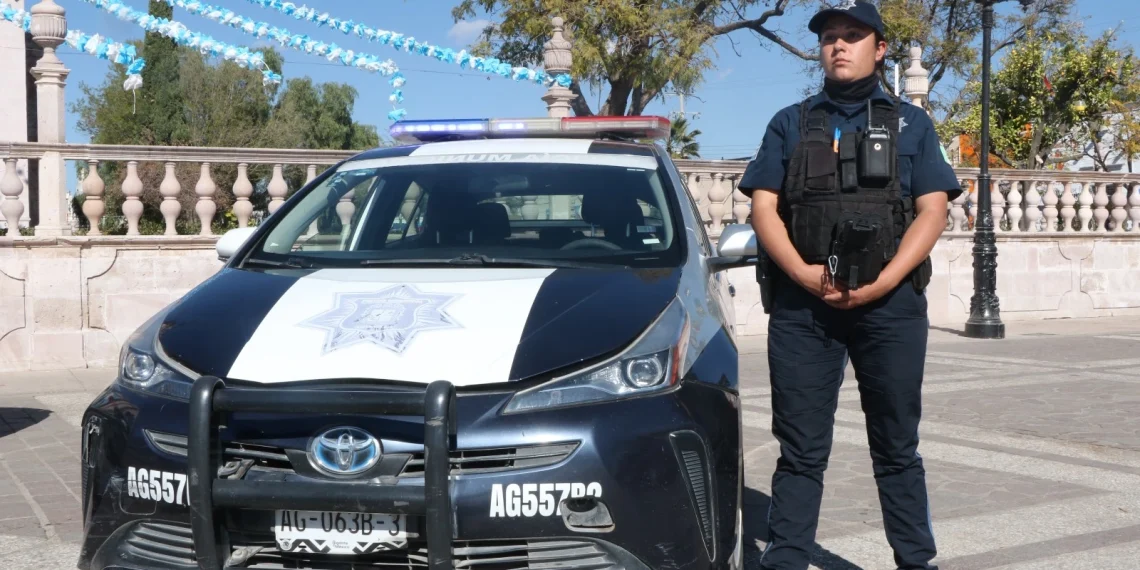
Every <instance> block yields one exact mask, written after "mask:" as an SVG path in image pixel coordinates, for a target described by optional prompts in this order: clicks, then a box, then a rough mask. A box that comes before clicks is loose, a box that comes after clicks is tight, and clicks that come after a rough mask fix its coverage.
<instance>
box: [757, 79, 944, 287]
mask: <svg viewBox="0 0 1140 570" xmlns="http://www.w3.org/2000/svg"><path fill="white" fill-rule="evenodd" d="M868 107H869V109H868V117H869V123H868V125H867V127H866V128H864V129H862V130H861V131H860V132H853V133H842V134H841V135H840V137H839V138H838V139H836V136H835V131H834V130H833V129H830V128H829V119H828V114H827V112H826V111H825V110H823V109H821V108H817V109H814V110H811V109H809V108H808V100H805V101H804V102H803V103H802V104H801V106H800V125H799V128H800V142H799V144H798V145H797V146H796V148H795V150H794V151H793V152H792V157H791V160H790V163H789V165H788V171H787V175H786V177H785V180H784V187H783V192H782V195H781V197H780V200H779V204H780V215H781V218H782V219H783V220H784V224H785V225H786V226H787V228H788V234H789V237H790V238H791V241H792V243H793V244H794V245H795V247H796V250H797V251H798V252H799V254H800V256H801V257H802V258H803V259H804V261H805V262H807V263H809V264H812V265H825V266H826V267H827V268H828V270H829V272H830V274H831V275H832V278H833V279H834V280H835V281H836V282H838V283H843V284H845V285H847V286H848V287H850V288H855V287H858V286H860V285H864V284H866V283H870V282H873V281H875V279H876V278H877V277H878V275H879V272H880V271H881V270H882V268H883V266H885V265H886V264H887V262H888V261H890V260H891V259H892V258H893V257H894V255H895V253H896V251H897V248H898V243H899V241H900V240H901V239H902V235H903V233H904V232H906V230H907V228H909V227H910V223H911V222H912V221H913V219H914V207H913V201H912V200H911V199H910V198H909V197H908V198H903V197H902V186H901V181H900V180H899V175H898V150H897V149H898V134H899V133H898V130H899V129H898V126H899V103H898V102H897V100H896V101H894V102H892V103H887V102H885V101H880V100H875V101H874V102H873V104H872V103H869V104H868ZM929 264H930V261H929V259H927V260H926V261H925V262H924V263H923V264H921V265H920V266H919V269H920V271H916V272H915V273H923V274H924V275H919V276H917V277H915V278H914V279H913V281H914V284H915V286H916V288H918V289H919V290H922V289H924V288H925V287H926V282H927V281H928V280H929V275H928V274H929ZM912 277H914V276H912Z"/></svg>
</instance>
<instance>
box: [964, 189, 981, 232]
mask: <svg viewBox="0 0 1140 570" xmlns="http://www.w3.org/2000/svg"><path fill="white" fill-rule="evenodd" d="M968 188H969V196H968V197H967V199H968V200H969V202H970V207H969V210H970V218H969V219H970V222H969V225H970V227H968V228H966V229H968V230H971V231H973V226H974V225H976V224H977V223H978V181H977V180H971V181H970V182H969V186H968Z"/></svg>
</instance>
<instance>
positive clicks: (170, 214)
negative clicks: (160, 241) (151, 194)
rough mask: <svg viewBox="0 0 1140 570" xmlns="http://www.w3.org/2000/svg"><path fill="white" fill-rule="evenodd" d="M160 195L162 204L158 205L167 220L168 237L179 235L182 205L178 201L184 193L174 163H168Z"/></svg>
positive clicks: (159, 188) (160, 187)
mask: <svg viewBox="0 0 1140 570" xmlns="http://www.w3.org/2000/svg"><path fill="white" fill-rule="evenodd" d="M158 193H159V194H162V203H161V204H159V205H158V209H159V210H160V211H161V212H162V217H163V218H165V219H166V232H165V234H166V235H168V236H173V235H178V228H177V227H176V226H175V222H177V221H178V214H180V213H181V212H182V204H181V203H179V201H178V195H179V194H181V193H182V184H180V183H179V182H178V177H177V176H176V175H175V174H174V163H173V162H168V163H166V174H165V176H163V178H162V184H159V185H158Z"/></svg>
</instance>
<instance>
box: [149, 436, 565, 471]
mask: <svg viewBox="0 0 1140 570" xmlns="http://www.w3.org/2000/svg"><path fill="white" fill-rule="evenodd" d="M146 436H147V438H149V439H150V441H151V443H153V444H154V446H155V447H157V448H159V449H161V450H162V451H164V452H166V453H169V454H172V455H178V456H181V457H186V436H184V435H174V434H169V433H162V432H157V431H150V430H146ZM577 448H578V444H577V443H575V442H569V443H552V444H540V445H526V446H512V447H486V448H478V449H457V450H453V451H451V452H450V457H451V474H452V475H469V474H474V473H494V472H499V471H511V470H514V469H527V468H532V467H545V466H547V465H554V464H555V463H558V462H560V461H562V460H563V459H566V458H567V457H569V456H570V454H571V453H573V452H574V450H575V449H577ZM403 455H406V456H408V461H407V462H406V463H405V464H404V466H403V468H402V469H401V470H400V473H399V476H400V477H423V476H424V453H423V452H422V451H417V452H414V453H410V454H403ZM234 459H252V460H253V461H254V468H255V469H257V468H261V469H283V470H288V471H294V469H293V466H292V464H291V463H290V461H289V456H288V455H287V454H286V453H285V450H284V449H281V448H279V447H272V446H268V445H258V444H250V443H239V442H231V443H227V444H226V450H225V460H234Z"/></svg>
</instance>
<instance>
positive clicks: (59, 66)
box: [30, 0, 71, 236]
mask: <svg viewBox="0 0 1140 570" xmlns="http://www.w3.org/2000/svg"><path fill="white" fill-rule="evenodd" d="M30 11H31V13H32V25H31V32H32V40H33V41H35V42H36V43H37V44H39V45H40V46H41V47H43V48H44V55H43V57H42V58H40V60H39V61H37V62H36V66H35V67H33V68H32V69H31V74H32V76H33V77H35V78H36V115H37V122H36V140H37V141H38V142H41V143H57V144H63V143H64V142H66V139H67V137H66V134H67V125H66V123H65V120H66V116H67V107H66V106H65V104H66V99H65V96H64V86H65V85H66V79H67V75H68V73H69V70H68V69H67V67H66V66H64V65H63V62H62V61H60V59H59V57H58V56H57V55H56V53H55V50H56V48H57V47H59V45H60V44H62V43H63V42H64V40H65V39H66V38H67V19H66V18H65V17H64V15H65V13H66V12H65V11H64V9H63V7H61V6H59V5H58V4H56V3H55V2H54V0H42V1H41V2H39V3H38V4H36V5H35V6H32V9H31V10H30ZM39 162H40V167H39V175H40V178H39V190H38V192H37V194H38V198H39V222H38V223H37V224H36V228H35V234H36V235H37V236H62V235H69V234H71V226H70V224H68V223H67V212H68V211H69V210H70V208H69V206H68V195H67V187H66V185H67V164H66V163H65V162H64V160H63V155H62V154H61V153H60V152H59V151H58V150H49V151H46V152H44V153H43V155H42V156H41V157H40V158H39Z"/></svg>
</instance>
